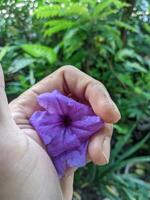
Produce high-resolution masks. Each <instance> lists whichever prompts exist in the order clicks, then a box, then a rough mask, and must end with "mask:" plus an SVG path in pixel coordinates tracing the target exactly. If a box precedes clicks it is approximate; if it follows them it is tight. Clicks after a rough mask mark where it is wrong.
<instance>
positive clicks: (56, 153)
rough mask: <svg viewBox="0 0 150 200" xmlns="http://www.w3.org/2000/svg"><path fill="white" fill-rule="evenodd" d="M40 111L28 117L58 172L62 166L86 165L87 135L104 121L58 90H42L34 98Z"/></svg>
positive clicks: (62, 171) (88, 136) (61, 171)
mask: <svg viewBox="0 0 150 200" xmlns="http://www.w3.org/2000/svg"><path fill="white" fill-rule="evenodd" d="M37 101H38V103H39V105H40V106H41V107H42V108H43V110H42V111H36V112H34V113H33V114H32V116H31V118H30V123H31V124H32V126H33V127H34V128H35V130H36V131H37V133H38V134H39V136H40V138H41V139H42V141H43V143H44V144H45V145H46V149H47V152H48V154H49V156H50V157H51V159H52V161H53V163H54V165H55V167H56V170H57V172H58V175H59V176H60V177H62V176H63V175H64V173H65V171H66V169H68V168H70V167H81V166H84V165H85V164H86V154H87V146H88V140H89V138H90V137H91V136H92V135H93V134H94V133H95V132H97V131H98V130H99V129H100V128H101V127H102V126H103V124H104V122H103V120H102V119H101V118H100V117H98V116H96V115H95V114H94V112H93V110H92V108H91V107H89V106H88V105H85V104H82V103H79V102H77V101H75V100H73V99H71V98H69V97H67V96H64V95H63V94H61V93H60V92H59V91H57V90H54V91H52V92H50V93H43V94H41V95H39V96H38V97H37Z"/></svg>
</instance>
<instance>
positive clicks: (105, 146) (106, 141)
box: [102, 137, 110, 164]
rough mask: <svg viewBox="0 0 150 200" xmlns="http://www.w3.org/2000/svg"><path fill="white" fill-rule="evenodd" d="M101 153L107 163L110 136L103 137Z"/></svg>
mask: <svg viewBox="0 0 150 200" xmlns="http://www.w3.org/2000/svg"><path fill="white" fill-rule="evenodd" d="M102 154H103V156H104V159H105V161H106V162H105V164H107V163H109V158H110V137H105V139H104V142H103V150H102Z"/></svg>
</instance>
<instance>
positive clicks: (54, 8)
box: [35, 5, 62, 18]
mask: <svg viewBox="0 0 150 200" xmlns="http://www.w3.org/2000/svg"><path fill="white" fill-rule="evenodd" d="M61 9H62V8H61V7H60V5H49V6H42V7H39V8H38V9H37V10H35V15H36V17H37V18H49V17H55V16H58V17H59V16H60V12H61Z"/></svg>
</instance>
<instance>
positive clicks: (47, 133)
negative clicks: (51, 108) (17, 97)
mask: <svg viewBox="0 0 150 200" xmlns="http://www.w3.org/2000/svg"><path fill="white" fill-rule="evenodd" d="M30 123H31V124H32V126H33V127H34V128H35V130H36V131H37V133H38V134H39V136H40V137H41V139H42V141H43V142H44V144H45V145H47V144H49V143H50V142H51V141H52V139H53V138H55V137H56V136H57V135H58V136H59V133H60V132H61V130H62V129H61V127H60V124H61V121H60V117H59V116H58V115H49V113H48V112H47V111H37V112H34V113H33V115H32V116H31V118H30Z"/></svg>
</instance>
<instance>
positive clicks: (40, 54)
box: [21, 44, 57, 63]
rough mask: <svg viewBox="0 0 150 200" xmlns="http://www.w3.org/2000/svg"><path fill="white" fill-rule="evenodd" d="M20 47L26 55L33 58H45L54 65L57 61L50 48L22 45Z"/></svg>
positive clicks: (38, 45) (37, 45)
mask: <svg viewBox="0 0 150 200" xmlns="http://www.w3.org/2000/svg"><path fill="white" fill-rule="evenodd" d="M21 47H22V49H23V50H24V51H25V52H26V53H28V54H29V55H31V56H33V57H35V58H45V59H47V61H48V62H49V63H55V62H56V60H57V55H56V53H55V51H54V50H53V49H52V48H50V47H47V46H44V45H40V44H24V45H22V46H21Z"/></svg>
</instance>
